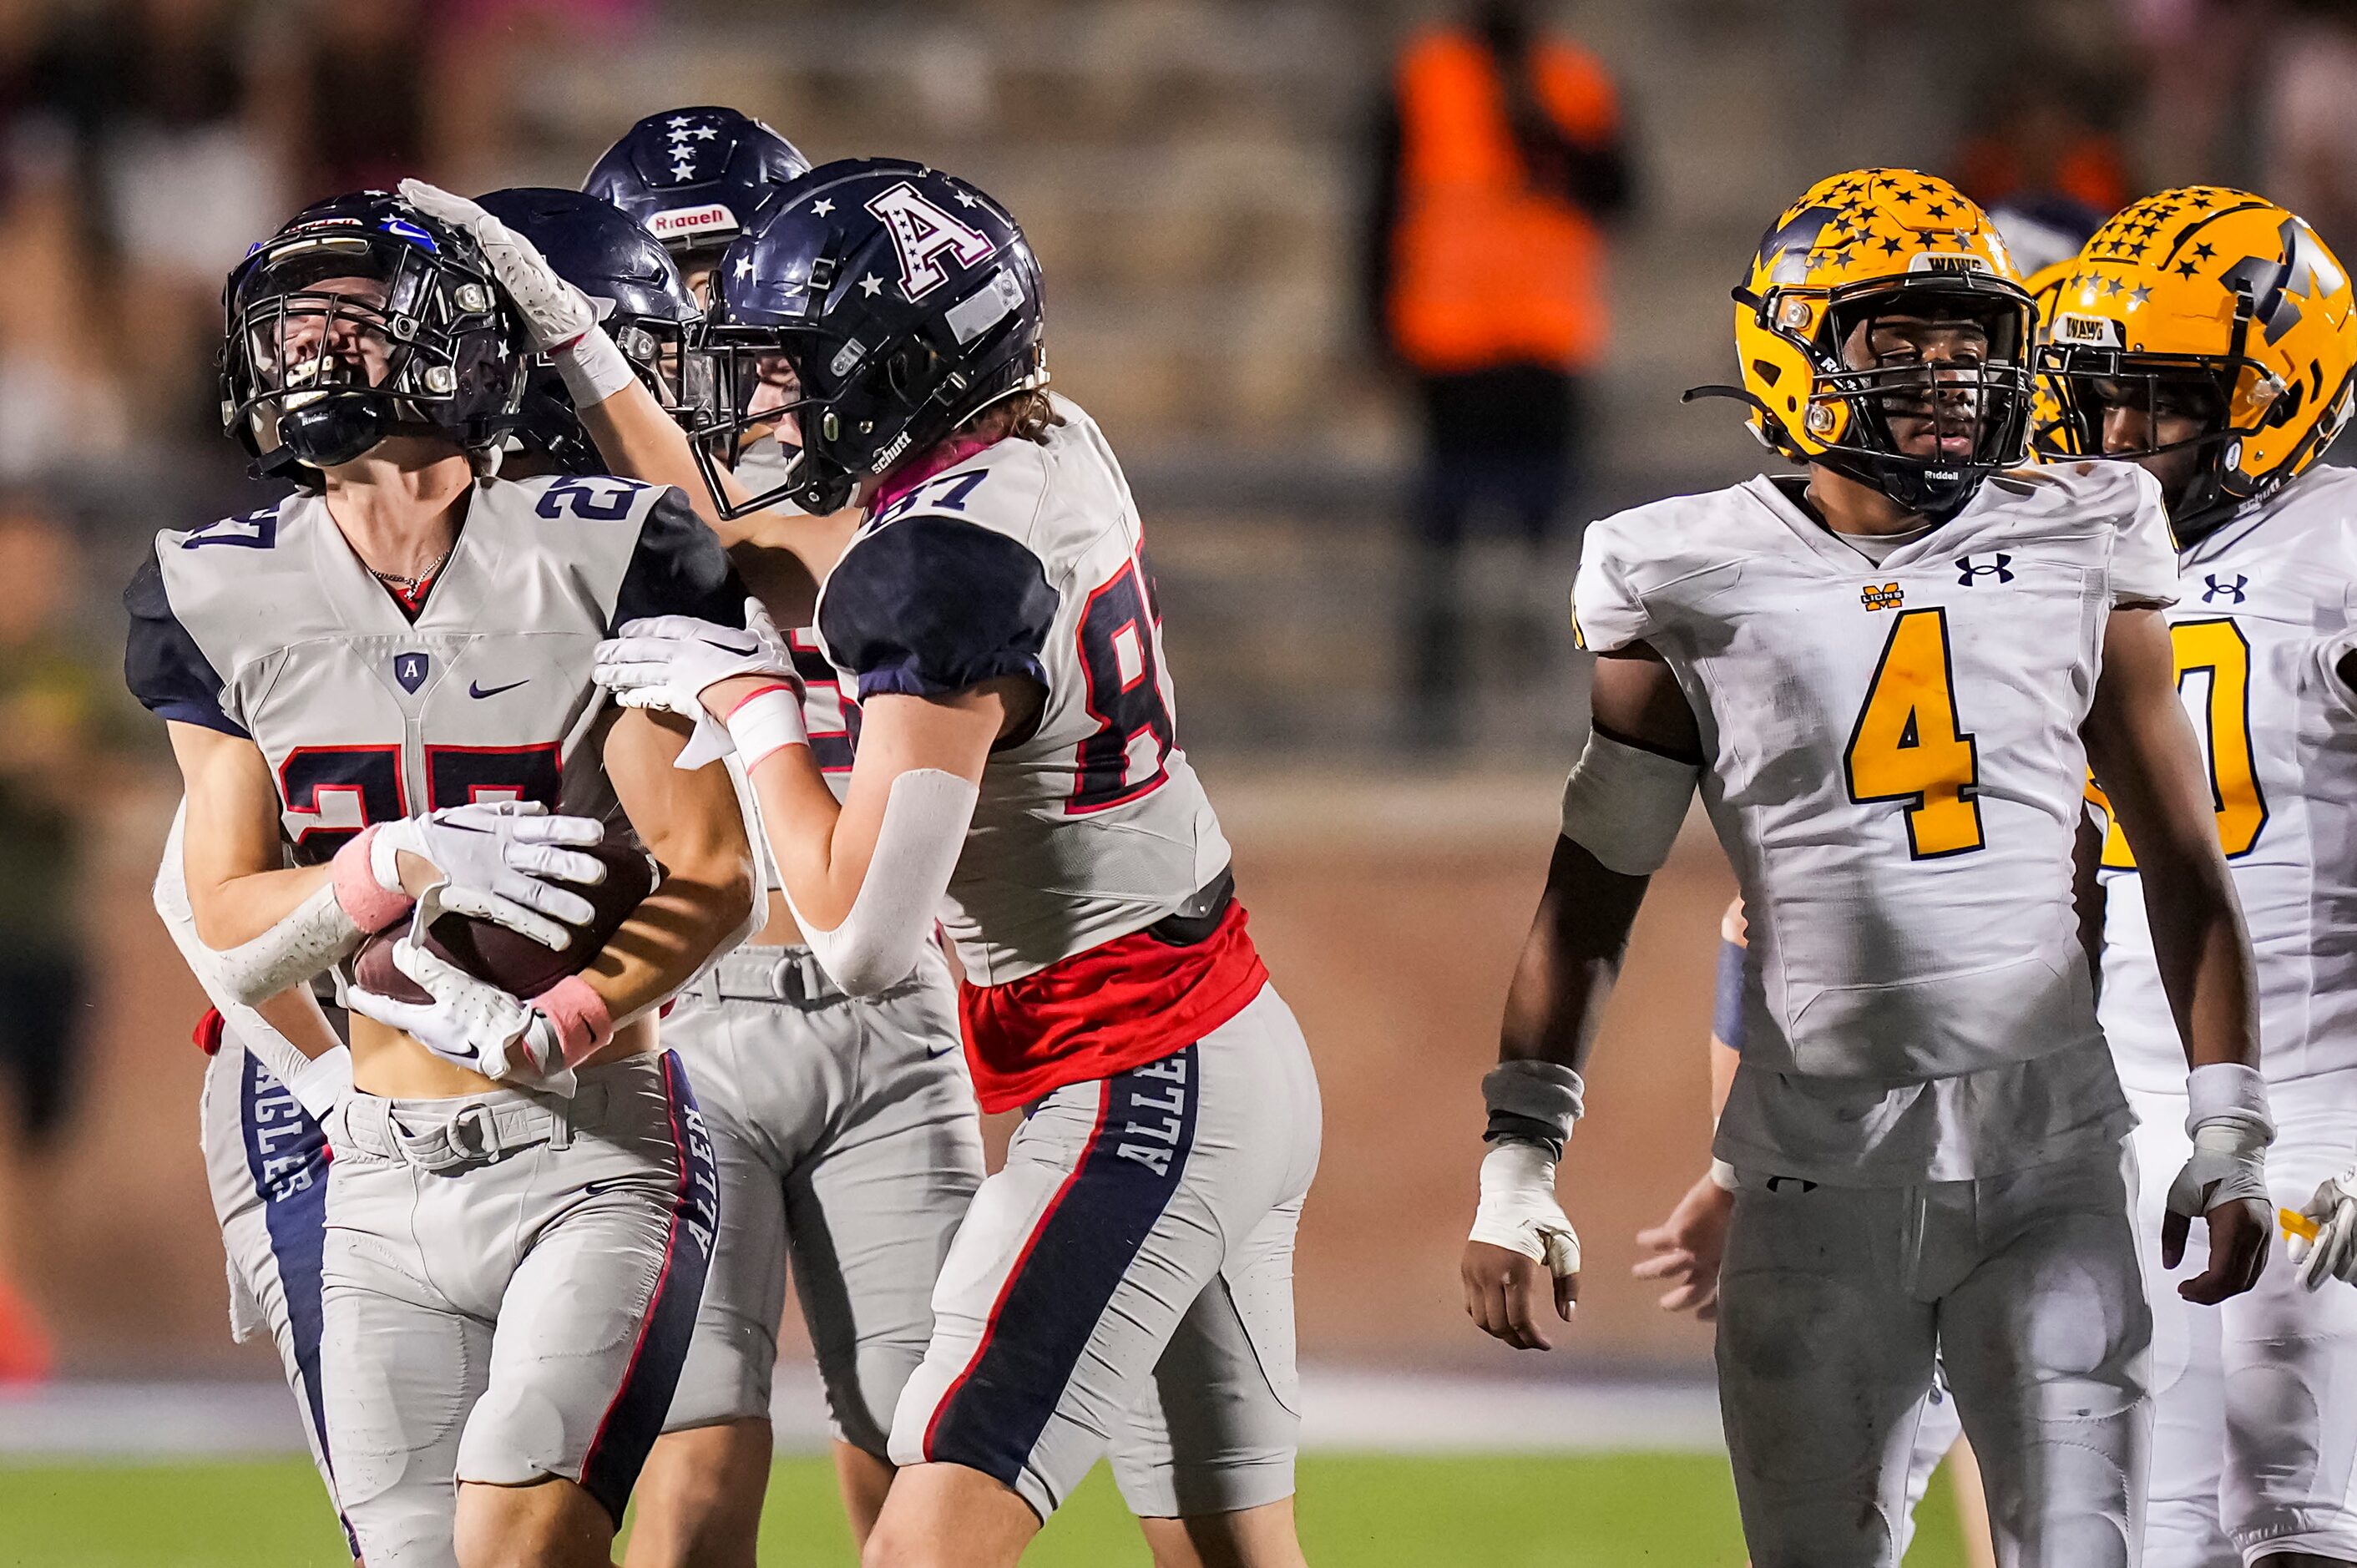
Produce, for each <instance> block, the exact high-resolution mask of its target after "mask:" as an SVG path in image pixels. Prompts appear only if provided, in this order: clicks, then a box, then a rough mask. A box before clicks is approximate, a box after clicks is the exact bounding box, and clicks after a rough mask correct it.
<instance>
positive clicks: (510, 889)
mask: <svg viewBox="0 0 2357 1568" xmlns="http://www.w3.org/2000/svg"><path fill="white" fill-rule="evenodd" d="M605 836H606V830H605V828H604V827H603V826H602V825H600V824H599V823H597V822H594V821H592V820H591V819H589V818H587V817H561V816H552V815H550V814H549V811H548V808H547V807H546V806H544V805H542V804H541V803H540V802H539V801H537V800H497V801H483V802H479V803H478V804H475V805H468V806H446V807H444V808H443V809H442V810H441V811H434V812H431V813H429V814H427V815H425V816H423V817H408V818H404V820H402V821H400V822H386V823H384V824H383V825H382V826H381V827H379V828H377V829H376V831H375V832H374V834H373V836H372V838H371V843H370V845H369V870H370V872H371V875H373V876H374V877H375V878H376V882H377V885H378V886H380V887H382V888H383V889H384V890H385V891H386V892H388V893H399V892H401V890H402V882H401V865H400V861H399V858H398V857H399V855H400V854H403V853H404V852H405V853H407V854H414V855H416V856H417V857H419V858H420V859H422V860H424V861H425V862H427V863H428V864H430V865H432V866H433V867H434V869H435V870H436V871H437V872H439V873H441V875H442V886H441V897H440V902H441V906H442V908H445V909H447V910H449V911H451V912H453V913H456V914H460V915H471V916H473V917H474V918H477V919H481V920H490V921H494V922H496V923H497V924H499V925H502V926H505V927H507V928H508V929H510V930H511V931H514V932H517V933H518V934H519V935H522V936H525V937H529V938H531V939H532V940H533V941H536V942H538V943H540V944H541V946H543V947H545V948H551V949H560V950H561V949H562V948H563V947H564V946H565V943H567V942H568V941H570V940H572V936H573V934H572V932H570V931H568V930H567V929H565V927H566V926H568V925H571V926H586V925H587V924H588V923H589V921H590V920H592V919H593V918H596V916H597V910H596V909H595V908H592V907H591V905H590V903H589V900H588V899H587V898H584V897H581V895H580V894H578V893H576V892H573V891H571V890H570V889H569V888H567V887H565V886H564V885H565V883H568V882H572V883H579V884H581V885H583V886H596V885H597V884H598V883H600V882H603V881H604V880H605V879H606V868H605V866H604V865H600V864H599V863H598V861H597V857H596V856H594V855H587V854H576V853H575V848H576V847H581V846H587V845H592V844H596V843H600V842H602V841H603V840H604V838H605Z"/></svg>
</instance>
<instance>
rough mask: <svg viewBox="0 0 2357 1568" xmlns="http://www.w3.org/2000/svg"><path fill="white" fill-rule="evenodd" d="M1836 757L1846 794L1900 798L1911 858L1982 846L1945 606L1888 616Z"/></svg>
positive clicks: (1974, 762)
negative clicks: (1860, 702) (1885, 636)
mask: <svg viewBox="0 0 2357 1568" xmlns="http://www.w3.org/2000/svg"><path fill="white" fill-rule="evenodd" d="M1842 763H1843V771H1844V772H1845V773H1846V775H1847V777H1848V780H1849V798H1850V799H1851V800H1856V801H1857V802H1858V803H1859V804H1861V805H1863V804H1865V803H1867V802H1868V801H1873V800H1904V801H1906V802H1907V848H1908V852H1909V853H1910V854H1912V855H1913V856H1914V857H1915V858H1916V859H1917V860H1936V859H1938V858H1940V857H1941V856H1943V855H1950V854H1970V853H1972V852H1973V851H1974V850H1976V849H1978V848H1980V847H1981V808H1980V802H1979V801H1978V800H1975V799H1974V798H1973V797H1974V791H1975V789H1976V788H1977V787H1978V786H1979V783H1980V768H1981V761H1980V748H1979V746H1977V745H1975V742H1974V740H1973V737H1972V736H1969V735H1966V734H1965V733H1964V731H1963V730H1962V729H1961V728H1960V727H1958V725H1957V724H1956V677H1955V668H1954V663H1953V660H1951V659H1950V657H1949V654H1948V615H1947V612H1946V611H1945V610H1943V609H1938V608H1931V609H1916V610H1905V611H1902V612H1900V617H1899V618H1898V619H1897V620H1895V621H1893V622H1891V624H1890V640H1889V641H1888V642H1886V643H1884V644H1883V646H1882V661H1881V662H1880V663H1879V664H1878V665H1877V666H1876V667H1875V671H1874V683H1873V684H1872V685H1871V686H1869V687H1867V693H1866V706H1865V707H1863V708H1861V709H1859V710H1858V715H1857V727H1856V728H1855V729H1853V730H1852V731H1851V732H1850V737H1849V749H1848V751H1846V753H1844V754H1843V757H1842Z"/></svg>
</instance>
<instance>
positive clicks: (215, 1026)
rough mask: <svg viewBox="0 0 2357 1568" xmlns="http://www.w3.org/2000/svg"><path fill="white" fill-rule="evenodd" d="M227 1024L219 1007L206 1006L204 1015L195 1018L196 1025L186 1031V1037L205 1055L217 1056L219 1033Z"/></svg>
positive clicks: (219, 1053)
mask: <svg viewBox="0 0 2357 1568" xmlns="http://www.w3.org/2000/svg"><path fill="white" fill-rule="evenodd" d="M227 1028H228V1024H227V1023H226V1022H225V1021H224V1020H223V1019H222V1017H221V1010H220V1009H219V1008H217V1007H208V1008H206V1009H205V1015H204V1016H203V1017H201V1018H199V1019H198V1020H197V1026H196V1027H195V1028H193V1029H191V1030H189V1031H188V1038H189V1040H190V1041H192V1042H193V1043H194V1044H195V1046H196V1047H197V1049H199V1050H200V1051H202V1052H204V1053H205V1055H207V1056H209V1057H217V1056H219V1055H221V1033H222V1031H223V1030H225V1029H227Z"/></svg>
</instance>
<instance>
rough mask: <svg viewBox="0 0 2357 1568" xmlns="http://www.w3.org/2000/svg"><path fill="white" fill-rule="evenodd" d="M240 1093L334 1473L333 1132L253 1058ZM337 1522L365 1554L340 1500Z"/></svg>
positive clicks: (274, 1248) (259, 1187)
mask: <svg viewBox="0 0 2357 1568" xmlns="http://www.w3.org/2000/svg"><path fill="white" fill-rule="evenodd" d="M240 1088H241V1090H242V1092H241V1093H240V1095H239V1097H238V1101H239V1102H238V1128H239V1130H240V1131H241V1132H242V1133H243V1134H244V1141H245V1168H246V1172H247V1174H248V1175H249V1176H252V1177H253V1191H254V1195H255V1196H256V1197H260V1198H261V1199H262V1220H263V1225H264V1229H265V1230H267V1232H268V1234H269V1237H270V1253H271V1257H272V1258H273V1260H274V1261H275V1262H276V1263H277V1265H278V1287H279V1293H280V1294H281V1295H282V1296H283V1297H284V1298H285V1303H286V1326H287V1329H288V1331H289V1333H290V1334H292V1336H293V1337H294V1340H295V1365H296V1369H297V1370H298V1371H299V1372H300V1373H301V1374H302V1379H303V1402H304V1404H305V1405H306V1406H307V1412H306V1413H307V1415H308V1417H309V1419H310V1423H311V1432H312V1434H313V1435H314V1436H315V1437H317V1439H318V1443H319V1452H320V1454H322V1455H326V1456H327V1459H328V1474H329V1475H333V1474H334V1473H335V1457H334V1455H330V1454H328V1410H327V1398H326V1392H325V1391H324V1390H323V1389H321V1387H320V1386H319V1339H320V1332H321V1308H320V1283H319V1268H320V1258H321V1255H322V1253H323V1252H324V1251H325V1250H326V1247H327V1240H328V1160H329V1154H328V1134H327V1132H326V1130H325V1129H323V1128H322V1127H321V1126H320V1125H319V1123H318V1122H315V1121H313V1120H312V1118H311V1113H310V1112H307V1111H306V1110H304V1109H303V1102H302V1101H299V1100H296V1098H295V1095H294V1092H293V1091H292V1090H289V1089H288V1088H287V1087H286V1086H285V1084H283V1083H280V1082H279V1081H278V1080H277V1079H275V1078H273V1077H272V1076H271V1075H270V1071H269V1069H266V1068H264V1066H263V1065H262V1063H261V1062H260V1061H259V1060H257V1059H256V1058H254V1057H253V1054H252V1053H250V1052H249V1053H247V1055H246V1058H245V1072H244V1075H243V1082H242V1084H241V1086H240ZM330 1500H331V1501H336V1503H337V1514H336V1517H337V1519H338V1520H339V1522H341V1523H342V1525H343V1527H344V1536H345V1539H346V1540H347V1541H350V1544H351V1549H352V1555H353V1556H354V1557H358V1556H359V1555H360V1552H361V1548H360V1540H359V1538H358V1537H357V1536H354V1535H353V1534H352V1527H351V1521H350V1520H346V1519H344V1517H343V1511H342V1504H341V1502H340V1500H338V1499H332V1498H331V1499H330Z"/></svg>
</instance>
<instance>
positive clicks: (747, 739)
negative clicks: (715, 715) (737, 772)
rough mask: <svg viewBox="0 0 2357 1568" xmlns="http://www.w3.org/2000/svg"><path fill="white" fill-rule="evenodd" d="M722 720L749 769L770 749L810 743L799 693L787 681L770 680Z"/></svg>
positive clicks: (774, 750)
mask: <svg viewBox="0 0 2357 1568" xmlns="http://www.w3.org/2000/svg"><path fill="white" fill-rule="evenodd" d="M721 722H722V724H723V725H726V728H727V730H728V742H729V744H730V745H731V746H735V747H736V749H737V757H740V758H741V759H743V761H744V764H745V768H746V770H747V771H748V772H750V771H751V770H752V769H753V768H755V767H757V766H759V764H760V763H761V762H762V761H763V760H764V759H765V758H767V757H769V756H770V754H771V753H772V752H777V751H783V750H784V749H785V748H786V747H787V746H808V745H809V744H810V728H809V725H807V724H806V723H805V722H804V721H803V719H802V693H800V692H798V691H796V690H795V689H794V686H793V683H792V682H789V681H773V682H770V683H769V684H768V685H766V686H757V687H755V688H754V689H753V690H752V691H750V692H748V693H745V695H744V696H742V697H740V698H738V699H737V704H736V706H734V707H732V708H730V709H729V710H728V712H727V714H726V716H725V717H724V718H723V719H722V721H721Z"/></svg>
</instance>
